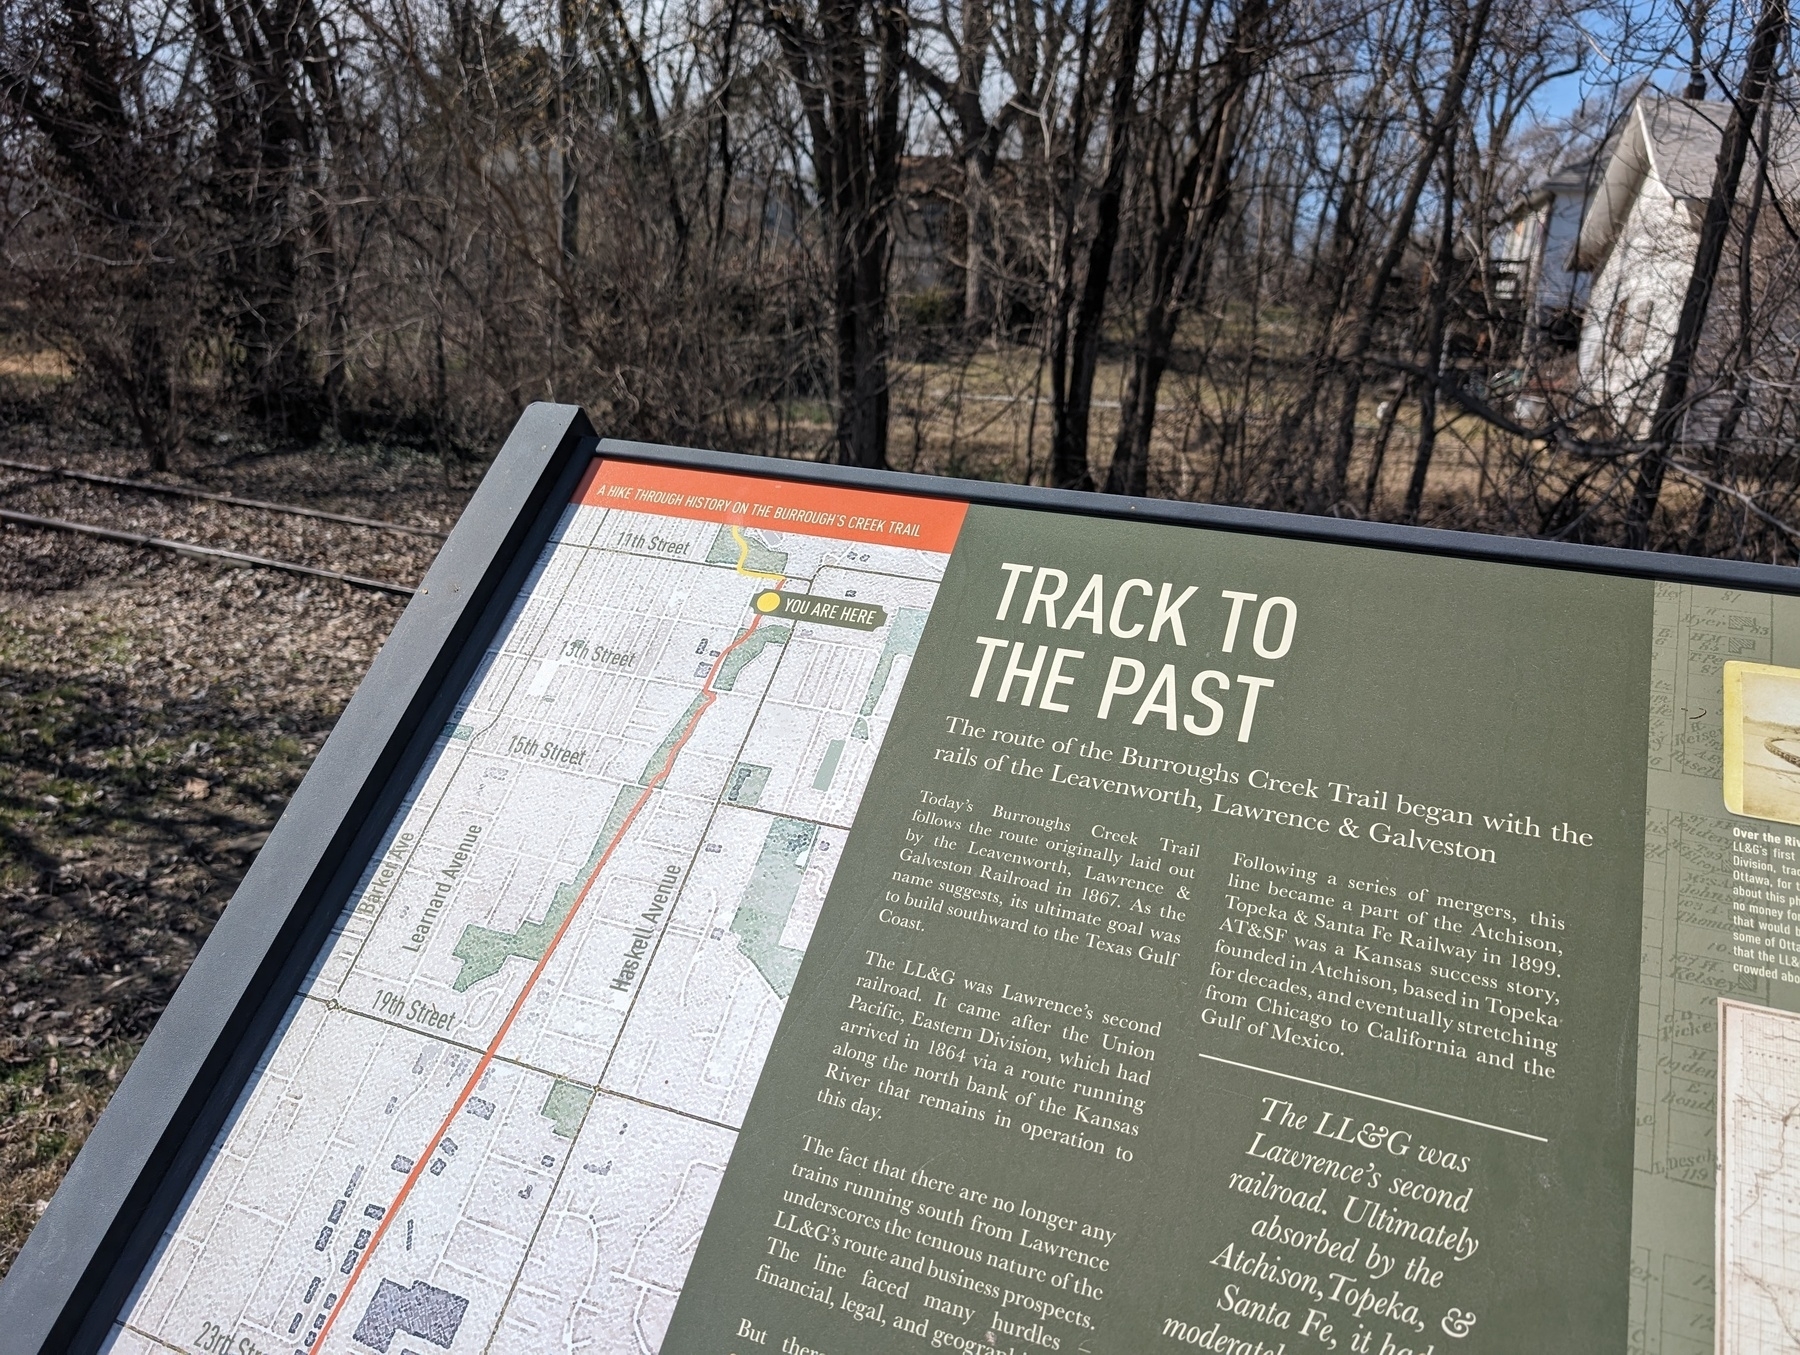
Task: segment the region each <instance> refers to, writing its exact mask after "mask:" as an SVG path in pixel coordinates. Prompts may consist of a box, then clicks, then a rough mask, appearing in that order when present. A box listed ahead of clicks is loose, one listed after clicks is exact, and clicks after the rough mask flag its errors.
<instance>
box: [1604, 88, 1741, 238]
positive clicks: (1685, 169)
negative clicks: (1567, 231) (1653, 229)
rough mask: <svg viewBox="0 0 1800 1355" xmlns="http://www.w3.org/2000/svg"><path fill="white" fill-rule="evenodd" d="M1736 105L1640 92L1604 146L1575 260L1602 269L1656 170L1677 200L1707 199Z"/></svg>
mask: <svg viewBox="0 0 1800 1355" xmlns="http://www.w3.org/2000/svg"><path fill="white" fill-rule="evenodd" d="M1730 116H1731V105H1730V104H1728V103H1725V102H1723V101H1722V100H1711V99H1678V98H1676V97H1674V96H1673V95H1666V94H1640V95H1639V96H1638V97H1637V98H1636V99H1635V100H1633V101H1632V105H1631V109H1630V111H1629V112H1627V114H1626V115H1625V118H1624V120H1623V122H1622V123H1621V125H1620V127H1619V129H1618V131H1617V132H1616V133H1615V134H1614V135H1613V137H1612V138H1611V141H1610V144H1609V145H1608V147H1607V148H1606V150H1604V151H1602V153H1601V154H1602V158H1603V159H1604V161H1605V168H1604V170H1602V172H1601V175H1600V179H1599V182H1598V183H1597V184H1596V185H1595V187H1594V196H1593V200H1592V201H1591V202H1590V203H1589V204H1588V210H1587V215H1586V216H1585V217H1584V218H1583V219H1582V223H1581V236H1580V238H1579V239H1578V240H1577V241H1576V244H1575V258H1574V261H1573V262H1574V266H1575V267H1576V268H1580V269H1584V270H1592V271H1598V269H1599V268H1600V266H1601V265H1602V264H1603V263H1605V262H1606V256H1607V255H1608V254H1609V253H1610V252H1611V251H1612V246H1613V241H1615V240H1616V239H1618V236H1619V231H1620V230H1621V229H1622V228H1623V226H1624V224H1625V218H1626V217H1627V216H1628V215H1629V214H1630V212H1631V207H1632V204H1633V203H1635V202H1636V201H1637V199H1638V194H1639V193H1641V192H1642V191H1643V187H1644V182H1645V180H1646V179H1648V178H1650V177H1651V176H1654V177H1655V178H1656V180H1657V182H1658V183H1660V184H1661V185H1662V186H1663V187H1664V188H1665V189H1667V190H1668V191H1669V194H1670V195H1671V196H1672V197H1674V198H1675V199H1676V200H1677V201H1687V202H1696V201H1704V200H1705V199H1706V198H1707V197H1708V196H1709V195H1710V194H1711V193H1712V183H1713V171H1714V168H1715V166H1716V165H1717V163H1718V158H1719V138H1720V136H1721V135H1722V134H1723V133H1724V131H1725V121H1726V119H1727V118H1729V117H1730Z"/></svg>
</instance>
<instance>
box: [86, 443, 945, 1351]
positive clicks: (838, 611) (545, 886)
mask: <svg viewBox="0 0 1800 1355" xmlns="http://www.w3.org/2000/svg"><path fill="white" fill-rule="evenodd" d="M962 511H963V509H962V505H960V504H954V503H942V502H938V501H933V500H923V499H913V498H906V497H902V496H898V495H887V494H874V493H865V492H861V491H847V490H839V489H824V488H817V487H813V486H808V485H791V484H790V485H784V484H773V483H769V482H765V481H761V480H755V479H750V478H748V477H742V476H732V475H721V474H712V473H707V472H695V471H682V470H674V469H668V468H662V467H650V466H643V465H636V464H632V463H623V462H597V463H596V464H595V467H594V468H593V469H592V470H591V471H590V472H589V475H588V477H587V478H586V480H585V481H584V483H583V485H582V488H581V490H580V491H579V492H578V494H577V496H576V500H575V502H574V503H573V504H571V506H570V507H569V509H568V510H567V511H566V512H565V514H564V516H563V518H562V521H561V522H560V524H559V526H558V528H557V530H556V531H555V533H554V534H553V536H552V539H551V541H550V543H549V544H548V545H547V546H546V548H545V550H544V551H543V553H542V556H541V557H540V559H539V561H538V562H537V565H536V568H535V569H534V571H533V573H532V576H531V578H530V579H529V581H528V583H527V585H526V587H525V588H524V589H523V591H522V592H521V595H520V597H519V598H518V599H517V601H516V602H515V603H514V605H513V607H512V610H511V613H510V614H509V616H508V617H507V619H506V621H505V623H504V624H503V625H502V627H501V629H500V632H499V634H498V637H497V639H496V640H495V642H494V643H493V645H492V646H491V647H490V649H489V651H488V653H487V654H486V656H485V657H484V660H483V662H482V664H481V666H480V668H479V670H478V672H477V674H476V676H475V677H474V679H473V680H472V681H471V683H470V685H469V687H468V689H467V691H466V692H465V694H464V697H463V700H462V702H461V703H460V705H459V707H458V709H457V711H456V713H455V715H454V716H453V717H452V718H451V720H450V721H449V722H448V724H447V725H446V727H445V729H444V730H443V733H442V735H441V737H440V738H439V740H438V742H437V744H436V747H435V748H434V750H433V752H432V755H431V756H430V758H429V759H428V760H427V763H426V765H425V767H424V769H423V770H422V771H421V772H420V773H419V775H418V777H417V778H416V781H415V784H414V786H413V787H412V790H411V792H410V794H409V795H408V797H407V799H406V802H405V803H404V805H403V806H402V808H401V810H400V811H399V813H398V814H397V815H396V816H395V819H394V821H393V823H392V824H391V825H390V827H389V831H388V833H387V835H386V838H385V840H384V842H383V844H382V847H381V849H380V851H379V853H378V855H377V856H376V859H375V860H374V861H373V862H371V864H370V866H369V868H368V870H367V871H366V872H365V875H364V877H363V880H362V882H361V884H360V886H359V888H358V889H357V891H356V892H355V894H354V895H353V897H352V899H351V901H350V902H349V904H348V905H347V906H346V908H345V910H344V914H343V916H342V917H341V918H340V920H339V923H338V926H337V928H336V930H335V932H334V934H333V936H332V938H331V941H330V942H329V944H328V945H327V946H326V947H325V949H324V951H323V952H322V953H321V956H320V958H319V961H318V963H317V964H316V965H315V966H314V969H313V972H312V974H311V975H310V976H309V978H308V980H307V982H306V984H305V985H304V987H303V990H302V992H301V995H300V996H299V997H298V998H297V999H296V1000H295V1002H294V1004H293V1006H292V1008H291V1009H290V1011H289V1013H288V1016H287V1018H286V1021H285V1023H284V1025H283V1027H282V1029H281V1031H280V1033H279V1034H278V1036H277V1037H276V1039H275V1040H274V1042H273V1043H272V1044H271V1046H270V1048H269V1050H268V1051H267V1052H266V1054H265V1056H264V1059H263V1061H262V1063H261V1065H260V1067H259V1068H258V1070H257V1072H256V1074H255V1075H254V1076H253V1077H252V1079H251V1081H250V1083H249V1085H248V1086H247V1087H246V1089H245V1091H244V1093H243V1095H242V1096H241V1098H240V1100H239V1103H238V1105H237V1107H236V1109H235V1110H234V1112H233V1114H232V1116H231V1118H230V1120H229V1122H228V1124H227V1126H226V1128H225V1130H224V1131H223V1132H222V1134H221V1135H220V1138H219V1140H218V1141H217V1142H216V1143H215V1145H214V1147H213V1149H212V1152H211V1154H210V1156H209V1158H208V1160H207V1162H206V1164H205V1166H204V1167H203V1169H202V1170H201V1172H200V1173H199V1174H198V1175H197V1176H196V1178H195V1181H194V1183H193V1185H192V1187H191V1188H190V1190H189V1193H188V1197H187V1199H186V1200H185V1201H184V1202H183V1205H182V1207H181V1208H180V1210H179V1211H178V1212H177V1215H176V1217H175V1219H174V1221H173V1222H172V1223H171V1225H170V1227H169V1228H168V1230H167V1231H166V1233H165V1236H164V1238H163V1241H162V1243H161V1246H160V1248H159V1251H158V1253H157V1255H156V1257H155V1259H154V1261H153V1263H152V1264H151V1266H150V1267H149V1268H148V1269H147V1270H146V1272H145V1275H144V1278H143V1279H142V1280H141V1281H140V1283H139V1285H138V1288H137V1289H136V1291H135V1292H134V1293H133V1295H132V1296H131V1298H130V1300H129V1301H128V1303H127V1305H126V1308H125V1311H124V1312H123V1313H122V1314H121V1317H120V1319H119V1322H118V1324H117V1326H116V1327H115V1328H114V1333H113V1337H112V1341H111V1343H110V1346H109V1349H111V1350H115V1351H132V1352H137V1351H169V1350H177V1351H190V1350H227V1349H229V1350H238V1349H244V1350H249V1349H252V1348H255V1349H258V1350H262V1351H265V1352H276V1351H290V1350H291V1351H294V1352H297V1355H309V1353H311V1352H320V1351H325V1350H330V1351H333V1352H339V1351H371V1350H373V1351H380V1352H384V1353H385V1352H390V1351H391V1352H395V1355H400V1352H407V1353H408V1355H425V1352H427V1351H439V1350H443V1351H453V1352H464V1351H469V1352H472V1351H484V1350H541V1349H546V1348H552V1347H554V1348H564V1349H577V1348H579V1349H581V1350H584V1351H615V1350H616V1351H654V1350H655V1349H657V1347H658V1345H659V1344H660V1341H661V1336H662V1332H663V1330H664V1329H665V1327H666V1326H667V1322H668V1318H669V1314H670V1313H671V1312H672V1310H673V1306H674V1302H675V1299H676V1297H677V1296H678V1294H679V1292H680V1289H681V1285H682V1282H683V1278H684V1276H685V1274H686V1270H687V1264H688V1261H689V1259H690V1258H691V1256H692V1253H693V1249H694V1247H695V1245H696V1244H697V1242H698V1238H699V1233H700V1229H701V1226H702V1225H703V1224H704V1222H705V1219H706V1216H707V1212H708V1210H709V1208H710V1206H711V1201H712V1196H713V1192H714V1191H715V1189H716V1187H717V1183H718V1180H719V1178H720V1176H721V1174H722V1173H723V1171H724V1168H725V1165H726V1163H727V1161H728V1160H729V1158H730V1154H731V1149H732V1144H733V1142H734V1140H735V1137H736V1131H737V1128H738V1127H739V1125H740V1124H741V1122H742V1118H743V1113H744V1110H745V1107H746V1106H747V1105H748V1103H749V1099H750V1094H751V1091H752V1089H753V1088H754V1086H755V1084H756V1080H757V1076H758V1074H759V1072H760V1070H761V1067H762V1064H763V1061H764V1059H765V1058H766V1056H767V1053H768V1048H769V1043H770V1041H771V1039H772V1038H773V1035H774V1031H775V1026H776V1024H777V1022H778V1021H779V1019H780V1015H781V1012H782V1009H783V1005H784V1003H785V1000H786V997H787V993H788V991H789V988H790V987H791V984H792V981H793V976H794V973H795V972H796V971H797V969H798V967H799V963H800V958H801V956H802V955H803V954H804V952H805V950H806V946H807V943H808V941H809V940H810V938H811V933H812V925H813V922H814V921H815V920H816V919H817V916H818V911H819V908H820V905H821V903H822V901H823V899H824V897H825V893H826V890H827V888H828V887H829V885H830V882H831V878H832V875H833V873H834V871H835V869H836V866H837V863H838V860H839V859H840V857H841V854H842V850H843V844H844V842H845V839H846V837H847V834H848V830H849V827H850V824H851V822H852V820H853V819H854V817H855V814H856V810H857V806H858V804H859V802H860V800H861V798H862V794H863V791H864V788H865V787H866V785H867V782H868V777H869V773H870V770H871V769H872V767H873V765H874V761H875V758H876V755H877V754H878V752H879V750H880V747H881V742H882V739H883V737H884V736H885V734H886V731H887V726H888V721H889V719H890V718H891V716H892V713H893V710H894V705H895V702H896V700H897V699H898V696H899V693H900V690H901V688H902V686H903V685H904V683H905V681H906V675H907V672H908V670H909V668H910V665H911V662H912V657H913V655H914V653H915V652H916V650H917V646H918V643H919V637H920V635H921V634H922V632H923V629H924V625H925V621H926V619H927V617H928V616H929V615H930V611H931V608H932V604H933V601H934V599H935V597H936V592H937V586H938V582H939V580H940V579H941V578H942V575H943V570H944V565H945V561H946V559H947V557H948V554H949V551H950V550H951V548H952V547H953V545H954V542H955V538H956V534H957V531H958V530H959V528H960V524H961V519H962ZM788 596H797V597H803V598H812V599H820V600H822V602H824V603H826V604H833V605H819V604H815V603H813V602H806V603H803V604H784V603H782V602H781V598H783V597H788ZM843 604H848V605H843ZM778 607H780V608H783V609H784V610H785V611H788V612H791V613H792V614H788V615H781V616H776V615H772V613H773V612H774V611H775V610H776V609H777V608H778ZM802 612H804V613H805V614H804V615H802V614H801V613H802ZM814 615H816V616H818V617H820V618H822V619H821V620H817V621H815V620H810V619H806V618H807V617H808V616H814ZM843 617H849V618H851V623H845V622H844V621H843V620H842V619H841V618H843Z"/></svg>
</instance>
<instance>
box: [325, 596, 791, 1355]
mask: <svg viewBox="0 0 1800 1355" xmlns="http://www.w3.org/2000/svg"><path fill="white" fill-rule="evenodd" d="M761 624H762V616H761V615H760V614H756V615H753V616H752V617H751V619H750V624H749V626H747V627H746V628H745V629H744V632H743V633H742V634H741V635H739V636H738V637H737V639H735V640H733V641H732V642H731V643H730V644H728V645H726V646H725V648H724V649H722V650H720V651H719V657H718V658H717V659H715V660H713V666H712V670H711V671H710V672H709V673H707V675H706V681H705V682H704V683H702V684H701V687H700V691H701V694H702V695H703V696H705V698H706V702H705V704H704V705H702V706H701V707H700V709H699V710H697V711H695V712H694V714H693V717H692V718H691V719H689V720H688V726H687V728H686V729H685V730H683V731H682V734H681V737H680V738H679V739H677V740H676V741H675V745H674V747H672V748H670V749H669V756H668V757H667V758H665V759H664V760H663V765H662V768H661V770H660V771H658V772H657V773H656V775H655V776H653V777H651V778H650V780H649V781H647V782H646V783H645V784H644V792H643V794H642V795H639V796H638V797H637V799H636V800H634V801H633V802H632V805H631V810H630V812H629V813H627V814H626V815H625V820H624V822H623V823H621V824H620V825H619V828H618V831H617V832H615V833H614V834H613V836H612V841H611V842H609V843H607V844H606V850H605V851H603V852H601V853H600V860H599V861H598V862H597V863H596V864H595V866H594V869H593V870H592V871H590V872H589V873H588V877H587V879H586V880H585V881H584V882H583V883H582V886H581V892H580V893H578V894H577V895H576V896H575V902H574V903H573V904H571V905H570V907H569V912H568V916H566V917H565V918H563V920H562V925H561V926H560V927H558V928H557V929H556V935H555V936H553V937H551V938H550V944H549V945H547V946H545V947H544V954H543V957H542V958H541V959H540V960H539V961H538V962H537V966H536V968H534V969H533V970H532V971H531V977H529V978H528V979H526V980H525V986H524V987H523V988H521V989H520V990H519V995H518V997H517V998H515V999H514V1000H513V1004H512V1008H511V1010H509V1011H508V1012H507V1013H506V1019H505V1020H504V1021H502V1022H501V1023H500V1029H499V1030H498V1031H496V1032H495V1034H494V1038H493V1040H492V1041H490V1042H489V1044H488V1047H487V1052H486V1053H484V1054H483V1055H482V1056H481V1061H480V1062H479V1063H477V1064H476V1065H475V1071H474V1072H473V1073H471V1074H469V1080H468V1082H466V1083H465V1084H464V1085H463V1089H462V1093H461V1095H459V1096H458V1097H457V1098H456V1102H455V1104H453V1105H452V1106H451V1107H450V1112H449V1114H447V1115H445V1116H444V1121H443V1123H442V1124H440V1125H439V1126H438V1128H437V1133H435V1134H433V1135H432V1136H431V1138H430V1140H429V1141H428V1142H427V1143H426V1145H425V1147H424V1149H423V1150H421V1151H420V1153H419V1155H418V1157H417V1158H416V1159H415V1160H414V1162H413V1167H412V1170H411V1171H410V1172H408V1173H407V1174H406V1180H405V1181H404V1182H403V1183H402V1184H401V1186H400V1191H399V1193H398V1194H397V1195H395V1196H394V1202H393V1203H392V1204H391V1205H389V1206H388V1210H387V1213H386V1214H384V1215H383V1216H382V1219H381V1222H380V1223H379V1224H378V1225H377V1226H376V1228H375V1236H374V1237H372V1238H370V1239H369V1245H368V1248H367V1250H365V1251H364V1252H363V1254H362V1257H361V1258H360V1259H359V1260H358V1261H357V1263H356V1268H355V1269H354V1270H352V1271H351V1272H350V1278H349V1280H348V1281H346V1282H345V1284H344V1290H343V1293H342V1294H340V1295H339V1296H338V1301H337V1306H336V1307H335V1308H333V1309H332V1310H331V1312H330V1313H329V1314H327V1315H326V1318H325V1325H324V1326H323V1327H321V1328H320V1329H319V1337H318V1340H317V1341H315V1342H314V1344H313V1350H314V1351H315V1352H319V1353H320V1355H322V1352H323V1351H324V1349H325V1339H326V1337H328V1336H329V1335H330V1334H331V1329H332V1328H333V1327H334V1326H336V1325H337V1319H338V1315H339V1314H340V1313H342V1312H343V1311H344V1310H345V1309H346V1308H348V1307H349V1306H350V1293H351V1291H352V1290H354V1289H355V1288H356V1283H357V1281H358V1280H360V1279H362V1276H363V1271H364V1270H366V1269H367V1268H368V1265H369V1262H370V1260H371V1259H372V1258H373V1257H374V1255H375V1251H376V1249H377V1248H378V1247H380V1246H381V1242H382V1239H383V1238H385V1237H386V1236H387V1231H388V1228H389V1226H390V1225H392V1223H393V1222H394V1220H395V1219H396V1218H398V1217H399V1214H400V1209H401V1206H403V1205H404V1204H405V1203H406V1198H407V1196H409V1195H411V1194H412V1189H413V1187H414V1186H415V1185H417V1184H418V1182H419V1178H420V1176H421V1175H423V1174H424V1171H425V1167H426V1164H427V1163H429V1162H430V1160H431V1153H432V1149H433V1148H435V1147H436V1146H437V1145H438V1144H439V1143H441V1142H442V1141H443V1139H444V1135H446V1134H448V1133H449V1132H450V1126H451V1125H452V1124H454V1123H455V1122H456V1117H457V1116H458V1115H460V1114H461V1113H462V1109H463V1107H464V1106H465V1105H466V1104H467V1103H468V1100H469V1097H470V1096H472V1095H474V1092H475V1088H476V1086H477V1085H478V1084H479V1083H480V1082H481V1079H482V1077H483V1076H484V1075H485V1074H486V1073H487V1070H488V1067H489V1065H491V1064H492V1063H493V1061H494V1057H495V1055H497V1054H498V1053H499V1052H500V1046H501V1044H502V1043H503V1042H504V1041H505V1039H506V1036H507V1033H508V1032H509V1031H511V1030H512V1025H513V1022H514V1021H515V1020H517V1019H518V1015H519V1013H520V1012H521V1011H522V1010H524V1007H525V1001H526V999H527V998H529V997H530V996H531V990H532V989H533V988H535V987H536V986H537V981H538V980H539V979H540V978H542V977H543V974H544V970H545V969H546V968H547V967H548V966H549V964H550V957H551V956H553V955H555V954H556V948H557V947H558V946H559V945H561V944H562V939H563V935H564V934H565V933H566V932H567V931H568V930H569V924H571V923H572V922H574V921H575V915H576V914H577V913H579V912H580V911H581V906H582V904H584V903H586V902H587V897H588V894H589V892H590V891H591V890H592V889H593V888H594V885H595V883H596V882H597V881H598V880H599V879H600V872H601V871H603V870H605V869H606V863H607V862H608V861H610V860H612V854H613V852H614V851H615V850H616V849H617V847H618V845H619V843H620V842H622V841H623V840H624V838H625V834H626V833H628V832H629V831H630V830H631V825H632V824H633V823H634V822H636V820H637V816H638V812H639V811H640V810H642V809H643V807H644V806H645V805H646V804H647V803H649V800H650V797H651V795H653V794H654V793H655V792H656V791H657V790H659V789H660V788H661V787H662V784H663V782H664V781H666V780H668V778H669V773H670V772H672V771H673V770H674V769H675V759H676V758H677V757H679V756H680V755H681V750H682V749H683V748H685V747H686V746H687V742H688V740H689V739H691V738H692V737H693V736H694V731H695V730H696V729H698V728H699V727H700V719H701V717H702V716H704V715H705V714H706V712H707V711H709V710H711V709H712V707H713V703H714V702H715V701H717V700H718V699H719V694H718V693H717V692H716V691H714V690H713V682H714V681H715V680H716V679H717V678H718V676H719V670H720V669H721V668H723V667H724V665H725V660H726V659H728V658H730V657H731V653H732V651H733V650H735V649H736V648H737V647H738V646H739V645H741V644H743V643H744V641H746V640H748V639H749V638H750V637H751V636H752V635H754V634H755V633H756V628H757V627H758V626H759V625H761Z"/></svg>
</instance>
